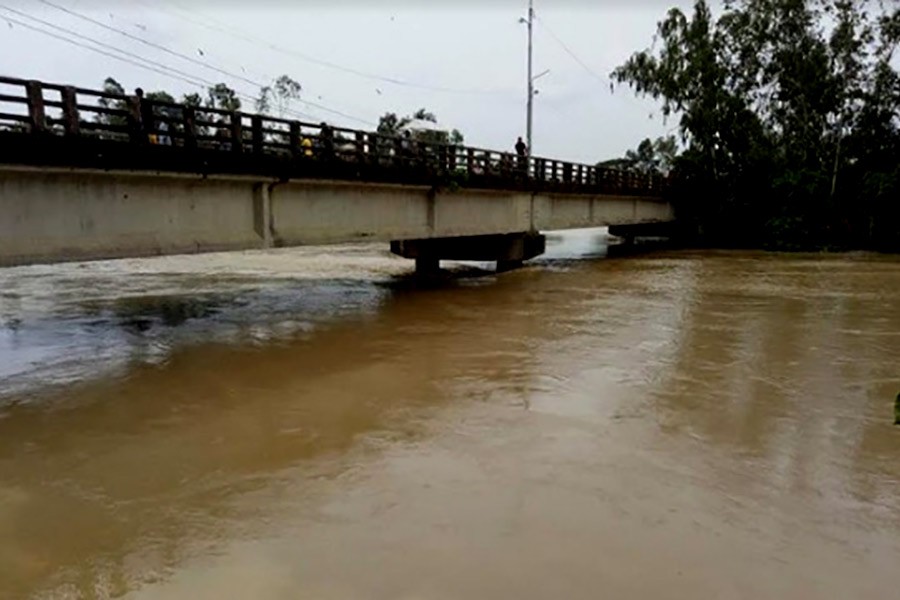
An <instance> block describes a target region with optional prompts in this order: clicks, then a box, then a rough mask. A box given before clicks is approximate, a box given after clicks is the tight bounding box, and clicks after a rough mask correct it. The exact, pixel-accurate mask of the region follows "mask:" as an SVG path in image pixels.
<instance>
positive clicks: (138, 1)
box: [110, 0, 375, 126]
mask: <svg viewBox="0 0 900 600" xmlns="http://www.w3.org/2000/svg"><path fill="white" fill-rule="evenodd" d="M132 2H133V4H139V5H141V6H142V7H143V9H144V10H146V9H152V10H153V11H160V10H161V9H162V7H161V6H160V5H159V4H154V5H152V6H148V5H147V4H146V3H144V2H143V1H141V0H132ZM157 2H158V0H157ZM163 12H165V13H166V14H168V15H169V16H170V17H173V18H177V19H184V20H185V21H188V22H192V23H197V24H199V25H203V26H206V24H205V23H202V22H198V21H196V20H195V19H192V18H189V17H182V16H181V15H178V14H175V13H172V12H169V11H163ZM112 16H113V15H112V13H110V17H112ZM135 25H136V26H138V27H141V28H142V29H143V30H144V31H146V30H147V29H146V27H144V26H142V25H138V24H137V23H135ZM167 50H168V49H167ZM198 50H199V49H198ZM179 56H180V55H179ZM198 63H199V64H204V65H205V66H207V67H209V68H214V67H213V65H211V64H210V63H208V62H207V63H202V62H201V61H198ZM232 64H235V63H232ZM237 66H238V67H239V68H240V70H241V71H243V72H245V73H247V72H250V73H253V74H254V75H255V76H257V77H262V78H263V79H266V80H269V79H273V78H272V77H271V75H269V74H265V73H261V72H259V71H255V72H254V71H252V70H249V69H245V68H244V66H243V65H240V64H237ZM216 70H218V71H219V72H223V71H222V69H221V68H217V69H216ZM225 73H226V74H228V75H229V76H231V73H230V72H227V71H225ZM253 84H254V85H256V86H259V87H262V84H260V83H258V82H253ZM304 91H307V90H306V87H305V86H304ZM313 95H315V94H313ZM318 98H319V100H322V96H321V95H319V96H318ZM297 100H298V101H299V102H301V103H306V104H308V105H310V106H314V107H319V108H322V109H323V110H327V111H329V112H333V113H335V114H340V115H341V116H345V117H346V118H348V119H352V120H354V121H358V122H361V123H365V124H367V125H373V126H374V125H375V124H374V123H372V122H370V121H367V120H365V119H360V118H357V117H354V116H352V115H350V114H348V113H344V112H341V111H339V110H337V109H334V108H328V107H324V106H323V105H321V104H318V103H315V102H312V101H310V100H306V99H305V98H303V97H302V96H301V97H300V98H297ZM344 104H345V105H346V103H344ZM351 108H352V109H353V110H360V111H361V110H364V109H361V108H360V107H359V106H351ZM342 110H343V109H342Z"/></svg>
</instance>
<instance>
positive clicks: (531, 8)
mask: <svg viewBox="0 0 900 600" xmlns="http://www.w3.org/2000/svg"><path fill="white" fill-rule="evenodd" d="M533 25H534V0H528V105H527V106H528V108H527V120H526V125H525V132H526V137H527V139H528V141H527V142H526V143H527V144H528V154H529V156H530V155H531V120H532V114H533V109H534V78H533V77H532V76H531V33H532V27H533Z"/></svg>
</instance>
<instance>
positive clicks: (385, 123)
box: [375, 108, 465, 145]
mask: <svg viewBox="0 0 900 600" xmlns="http://www.w3.org/2000/svg"><path fill="white" fill-rule="evenodd" d="M414 121H427V122H430V123H437V122H438V120H437V116H435V114H434V113H433V112H430V111H428V110H426V109H424V108H420V109H419V110H417V111H416V112H414V113H413V114H411V115H407V116H405V117H399V116H397V113H392V112H389V113H385V114H384V115H382V116H381V118H380V119H378V127H377V128H376V130H375V131H376V133H379V134H381V135H385V136H392V137H397V136H400V135H401V134H402V133H403V131H404V130H405V129H407V128H408V127H409V125H410V124H412V123H413V122H414ZM415 139H416V140H417V141H421V142H428V143H433V144H454V145H462V144H463V141H464V139H465V138H464V137H463V134H462V133H461V132H460V131H459V130H458V129H452V130H451V131H441V130H436V129H419V130H417V131H416V132H415Z"/></svg>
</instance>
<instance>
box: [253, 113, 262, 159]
mask: <svg viewBox="0 0 900 600" xmlns="http://www.w3.org/2000/svg"><path fill="white" fill-rule="evenodd" d="M250 127H251V133H252V136H253V151H254V152H256V153H258V154H262V151H263V139H264V138H263V121H262V117H261V116H259V115H253V117H252V118H251V119H250Z"/></svg>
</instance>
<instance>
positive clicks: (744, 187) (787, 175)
mask: <svg viewBox="0 0 900 600" xmlns="http://www.w3.org/2000/svg"><path fill="white" fill-rule="evenodd" d="M898 42H900V7H898V5H897V4H896V3H894V2H890V3H889V2H880V1H879V0H871V1H867V0H726V1H725V4H724V8H723V11H722V14H721V15H720V16H719V17H718V18H717V19H716V18H714V17H713V15H712V13H711V11H710V8H709V6H708V4H707V2H706V1H705V0H698V1H697V2H696V3H695V5H694V8H693V11H692V13H691V14H690V15H687V14H684V13H683V12H682V11H680V10H678V9H672V10H670V11H669V12H668V14H667V16H666V17H665V19H663V20H662V21H661V22H660V23H659V24H658V26H657V34H656V37H655V41H654V45H653V47H652V48H650V49H648V50H645V51H643V52H638V53H636V54H634V55H632V56H631V57H630V58H629V59H628V60H627V61H626V62H625V63H624V64H623V65H621V66H620V67H618V68H617V69H615V70H614V71H613V73H612V79H613V81H614V82H615V83H617V84H620V85H621V84H625V85H628V86H630V87H631V88H633V89H634V90H635V92H636V93H638V94H642V95H647V96H649V97H652V98H654V99H658V100H660V101H661V102H662V111H663V114H664V115H665V116H666V117H669V116H673V117H677V119H678V128H679V133H680V136H679V137H680V145H681V147H682V148H683V150H682V151H681V152H680V153H679V152H678V151H677V149H675V148H674V147H675V146H677V145H678V144H676V143H675V142H676V140H675V139H669V138H664V139H662V140H657V141H656V142H651V141H650V140H645V141H644V142H643V143H642V144H641V146H640V147H639V148H638V149H637V150H636V151H633V152H631V153H629V155H628V156H626V157H625V159H622V160H620V161H618V163H619V164H620V165H621V166H624V167H626V168H632V169H638V170H657V171H661V170H671V172H672V176H673V180H674V182H675V185H674V189H673V198H674V200H675V202H676V207H677V210H678V214H679V217H680V218H681V219H683V220H684V221H685V222H688V223H691V224H692V225H694V226H695V228H694V229H695V231H696V232H697V233H698V234H699V236H700V239H701V240H702V241H704V242H706V243H710V244H716V245H742V246H760V245H762V246H767V247H774V248H784V249H814V248H833V249H841V248H874V249H883V250H894V251H898V250H900V165H898V161H900V158H898V157H900V74H898V70H897V68H896V64H897V59H898V56H897V54H896V51H897V47H898Z"/></svg>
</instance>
